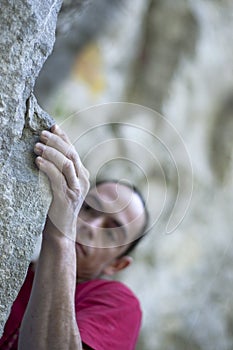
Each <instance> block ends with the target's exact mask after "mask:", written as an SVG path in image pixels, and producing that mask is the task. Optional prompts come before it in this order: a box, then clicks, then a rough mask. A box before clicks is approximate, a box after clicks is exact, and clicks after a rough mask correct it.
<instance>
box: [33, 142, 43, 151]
mask: <svg viewBox="0 0 233 350" xmlns="http://www.w3.org/2000/svg"><path fill="white" fill-rule="evenodd" d="M44 149H45V146H44V145H43V144H42V143H36V144H35V147H34V150H35V152H36V153H39V154H42V153H43V151H44Z"/></svg>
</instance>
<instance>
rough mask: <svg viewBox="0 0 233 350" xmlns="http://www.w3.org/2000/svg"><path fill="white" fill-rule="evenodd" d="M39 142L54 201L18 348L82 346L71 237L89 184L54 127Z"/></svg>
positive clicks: (40, 162) (74, 348)
mask: <svg viewBox="0 0 233 350" xmlns="http://www.w3.org/2000/svg"><path fill="white" fill-rule="evenodd" d="M45 136H46V137H45ZM41 141H42V142H43V144H44V145H45V144H46V148H44V149H43V150H42V151H41V150H40V149H39V148H38V147H37V148H36V149H35V152H36V153H37V155H39V156H40V157H38V158H37V164H38V166H39V168H40V170H42V171H43V172H44V173H45V174H46V175H47V176H48V178H49V180H50V183H51V188H52V192H53V201H52V204H51V207H50V210H49V213H48V219H47V222H46V225H45V229H44V232H43V241H42V249H41V253H40V257H39V260H38V264H37V268H36V274H35V279H34V283H33V289H32V293H31V297H30V301H29V304H28V307H27V309H26V312H25V316H24V319H23V322H22V325H21V330H20V337H19V350H29V349H37V350H53V349H56V350H59V349H61V350H64V349H70V350H71V349H72V350H81V349H82V343H81V339H80V334H79V330H78V326H77V322H76V317H75V307H74V295H75V287H76V249H75V239H76V221H77V215H78V213H79V210H80V207H81V205H82V203H83V200H84V198H85V196H86V193H87V191H88V187H89V182H88V173H87V171H86V169H85V168H84V167H83V165H82V163H81V162H80V159H79V157H78V155H77V153H76V152H75V150H74V149H73V147H72V146H71V145H70V143H69V140H68V138H67V136H66V135H65V134H63V132H62V131H61V130H60V129H59V128H58V127H56V128H54V129H53V133H49V135H44V136H43V135H42V136H41ZM40 147H41V144H40Z"/></svg>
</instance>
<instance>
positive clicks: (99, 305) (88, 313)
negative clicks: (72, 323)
mask: <svg viewBox="0 0 233 350" xmlns="http://www.w3.org/2000/svg"><path fill="white" fill-rule="evenodd" d="M33 277H34V273H33V271H32V270H31V268H29V270H28V274H27V277H26V280H25V282H24V284H23V286H22V288H21V290H20V292H19V295H18V297H17V298H16V300H15V302H14V304H13V306H12V309H11V313H10V316H9V318H8V321H7V323H6V325H5V329H4V333H3V336H2V338H1V339H0V350H6V349H11V350H17V344H18V333H19V328H20V324H21V321H22V318H23V314H24V312H25V309H26V306H27V303H28V300H29V297H30V292H31V287H32V282H33ZM75 309H76V319H77V323H78V328H79V331H80V334H81V338H82V341H83V343H85V344H87V345H88V346H89V347H91V348H93V349H94V350H109V349H111V350H119V349H120V350H133V349H135V345H136V342H137V338H138V334H139V330H140V324H141V309H140V305H139V302H138V299H137V298H136V297H135V295H134V294H133V293H132V292H131V290H130V289H129V288H128V287H126V286H125V285H124V284H123V283H121V282H118V281H108V280H103V279H97V280H92V281H87V282H83V283H80V284H78V285H77V288H76V293H75Z"/></svg>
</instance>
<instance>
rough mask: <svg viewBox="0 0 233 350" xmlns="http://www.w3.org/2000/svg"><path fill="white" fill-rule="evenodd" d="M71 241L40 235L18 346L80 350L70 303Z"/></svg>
mask: <svg viewBox="0 0 233 350" xmlns="http://www.w3.org/2000/svg"><path fill="white" fill-rule="evenodd" d="M75 286H76V253H75V244H74V242H73V241H72V240H70V239H68V238H66V237H65V236H61V237H59V235H57V236H56V237H55V238H53V239H46V238H44V239H43V243H42V250H41V254H40V258H39V261H38V265H37V268H36V273H35V279H34V283H33V289H32V293H31V297H30V301H29V304H28V307H27V310H26V313H25V316H24V319H23V322H22V326H21V330H20V338H19V350H21V349H22V350H27V349H28V350H29V349H36V350H53V349H56V350H59V349H61V350H64V349H72V350H76V349H77V350H81V349H82V346H81V340H80V334H79V330H78V327H77V322H76V317H75V307H74V294H75Z"/></svg>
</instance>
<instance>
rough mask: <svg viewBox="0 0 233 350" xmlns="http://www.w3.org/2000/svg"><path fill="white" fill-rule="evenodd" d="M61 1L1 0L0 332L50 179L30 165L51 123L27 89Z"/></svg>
mask: <svg viewBox="0 0 233 350" xmlns="http://www.w3.org/2000/svg"><path fill="white" fill-rule="evenodd" d="M61 2H62V1H48V0H46V1H34V0H33V1H30V0H24V1H20V2H17V1H13V2H12V1H5V0H3V1H1V12H0V32H1V35H0V52H1V64H0V79H1V80H0V121H1V136H0V145H1V151H0V193H1V201H0V232H1V233H0V250H1V257H0V334H1V332H2V329H3V326H4V322H5V320H6V317H7V315H8V312H9V309H10V306H11V304H12V302H13V300H14V299H15V297H16V296H17V293H18V291H19V289H20V287H21V285H22V282H23V279H24V277H25V273H26V269H27V266H28V263H29V261H30V258H31V255H32V251H33V248H34V245H35V240H36V237H37V236H39V234H40V233H41V231H42V228H43V225H44V220H45V216H46V212H47V210H48V205H49V200H50V194H49V189H48V185H46V184H45V183H44V182H43V181H44V180H43V179H42V177H39V176H38V171H37V170H36V169H35V167H34V165H33V164H34V162H33V161H34V159H33V145H34V143H35V141H36V139H37V137H38V136H37V135H38V132H39V130H41V129H42V128H48V127H50V126H51V125H52V123H53V120H52V119H51V118H50V117H49V116H48V115H47V114H46V113H45V112H43V111H42V110H41V109H40V107H39V106H38V105H37V102H36V100H35V98H34V97H33V95H32V94H31V93H32V90H33V87H34V83H35V79H36V77H37V75H38V74H39V71H40V69H41V67H42V65H43V63H44V61H45V60H46V58H47V56H48V55H49V54H50V53H51V50H52V47H53V44H54V39H55V36H54V34H55V28H56V20H57V13H58V11H59V9H60V6H61ZM43 183H44V185H43ZM42 187H43V188H44V190H45V192H43V193H42V196H41V194H40V189H41V188H42Z"/></svg>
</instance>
